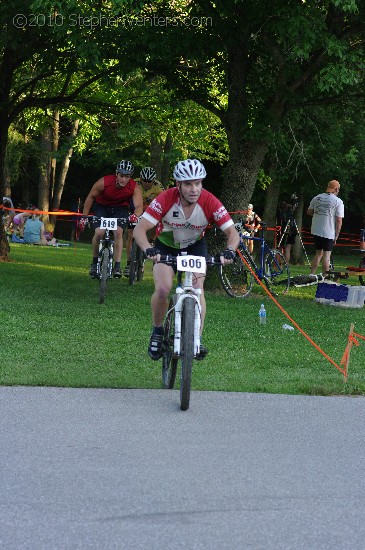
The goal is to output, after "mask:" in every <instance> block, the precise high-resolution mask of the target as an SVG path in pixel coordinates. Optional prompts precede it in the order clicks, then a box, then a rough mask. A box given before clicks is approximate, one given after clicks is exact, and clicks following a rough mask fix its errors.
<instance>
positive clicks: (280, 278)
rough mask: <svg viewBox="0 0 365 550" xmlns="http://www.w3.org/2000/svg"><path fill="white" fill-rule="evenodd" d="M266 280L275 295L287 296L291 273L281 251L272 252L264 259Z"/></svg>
mask: <svg viewBox="0 0 365 550" xmlns="http://www.w3.org/2000/svg"><path fill="white" fill-rule="evenodd" d="M264 280H265V283H266V286H267V287H268V288H269V290H270V291H272V292H274V293H275V294H286V293H287V292H288V290H289V287H290V271H289V266H288V264H287V263H286V261H285V258H284V256H283V255H282V253H281V252H280V251H279V250H276V249H274V250H270V251H269V252H268V253H267V254H266V256H265V259H264Z"/></svg>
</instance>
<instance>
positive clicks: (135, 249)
mask: <svg viewBox="0 0 365 550" xmlns="http://www.w3.org/2000/svg"><path fill="white" fill-rule="evenodd" d="M145 260H146V256H145V254H144V252H143V250H142V249H141V248H140V247H139V246H138V244H137V243H136V241H135V240H134V239H133V241H132V248H131V253H130V264H129V284H130V285H134V283H135V282H136V281H141V280H142V279H143V273H144V263H145Z"/></svg>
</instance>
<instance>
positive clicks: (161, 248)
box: [134, 159, 240, 361]
mask: <svg viewBox="0 0 365 550" xmlns="http://www.w3.org/2000/svg"><path fill="white" fill-rule="evenodd" d="M205 176H206V171H205V168H204V166H203V164H202V163H201V162H200V161H199V160H196V159H187V160H183V161H180V162H178V163H177V165H176V166H175V169H174V174H173V177H174V180H175V182H176V187H173V188H171V189H167V190H166V191H163V192H162V193H160V194H159V195H158V197H156V198H155V199H154V200H153V201H152V202H151V204H150V205H149V206H148V208H147V209H146V211H145V212H144V214H143V215H142V217H141V218H140V220H139V222H138V224H137V225H136V227H135V229H134V238H135V239H136V241H137V243H138V245H139V246H140V248H142V250H144V252H145V254H146V256H147V258H149V259H151V260H154V261H158V255H159V254H169V255H173V256H178V255H179V254H180V253H181V252H182V251H184V252H187V253H188V254H193V255H197V256H207V244H206V240H205V238H204V234H205V230H206V228H207V226H208V224H213V223H215V224H216V225H217V226H218V227H219V228H220V229H221V230H222V231H223V232H224V233H225V235H226V237H227V248H226V250H225V251H224V252H222V263H231V262H232V261H233V259H234V256H235V250H236V248H237V247H238V244H239V240H240V237H239V234H238V233H237V231H236V229H235V226H234V223H233V220H232V218H231V217H230V215H229V214H228V212H227V210H226V208H225V207H224V206H223V204H222V203H221V202H220V201H219V200H218V199H217V197H215V196H214V195H213V194H212V193H209V191H206V190H205V189H203V187H202V185H203V179H204V178H205ZM155 226H156V236H157V238H156V241H155V246H154V248H150V243H149V241H148V238H147V232H148V231H149V230H150V229H152V228H153V227H155ZM153 277H154V282H155V292H154V294H153V295H152V298H151V306H152V322H153V331H152V334H151V338H150V344H149V347H148V354H149V356H150V357H151V359H153V360H155V361H156V360H158V359H160V357H161V356H162V340H163V321H164V317H165V314H166V311H167V307H168V297H169V293H170V290H171V288H172V284H173V278H174V270H173V268H172V267H171V266H168V265H166V264H163V263H156V264H155V265H154V268H153ZM204 279H205V277H204V276H202V275H201V274H199V275H197V276H195V277H194V281H193V284H194V287H195V288H200V289H201V291H202V293H201V308H202V311H201V316H202V323H201V326H202V329H203V324H204V316H205V298H204V288H203V286H204ZM207 353H208V350H207V349H206V348H205V346H204V345H203V344H201V346H200V358H203V357H204V356H205V355H207Z"/></svg>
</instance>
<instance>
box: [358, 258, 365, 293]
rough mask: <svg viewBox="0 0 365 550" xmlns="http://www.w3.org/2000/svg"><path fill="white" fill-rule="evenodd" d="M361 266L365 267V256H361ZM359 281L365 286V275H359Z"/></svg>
mask: <svg viewBox="0 0 365 550" xmlns="http://www.w3.org/2000/svg"><path fill="white" fill-rule="evenodd" d="M359 267H361V268H363V269H365V256H364V257H363V258H361V260H360V265H359ZM359 281H360V284H361V285H362V286H365V277H363V276H362V275H359Z"/></svg>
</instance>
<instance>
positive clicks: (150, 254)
mask: <svg viewBox="0 0 365 550" xmlns="http://www.w3.org/2000/svg"><path fill="white" fill-rule="evenodd" d="M159 253H160V251H159V250H158V249H157V248H146V252H145V254H146V258H153V257H154V256H157V254H159Z"/></svg>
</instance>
